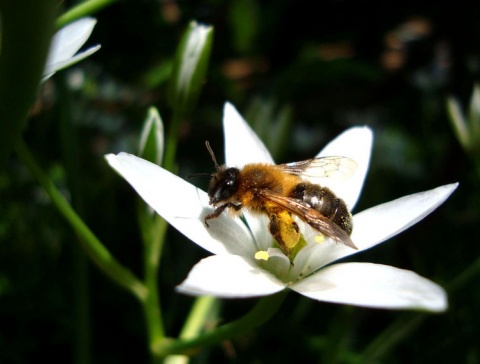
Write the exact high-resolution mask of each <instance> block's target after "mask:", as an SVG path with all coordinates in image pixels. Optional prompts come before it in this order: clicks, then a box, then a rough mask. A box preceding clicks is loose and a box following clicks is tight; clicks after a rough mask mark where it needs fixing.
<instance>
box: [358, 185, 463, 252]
mask: <svg viewBox="0 0 480 364" xmlns="http://www.w3.org/2000/svg"><path fill="white" fill-rule="evenodd" d="M457 186H458V183H452V184H449V185H445V186H440V187H437V188H435V189H433V190H429V191H424V192H419V193H415V194H413V195H409V196H404V197H401V198H399V199H396V200H394V201H390V202H387V203H384V204H382V205H378V206H375V207H372V208H370V209H367V210H365V211H362V212H360V213H358V214H356V215H355V216H354V217H353V232H352V240H353V241H354V243H355V245H357V247H358V248H359V250H365V249H368V248H370V247H372V246H374V245H376V244H378V243H381V242H383V241H385V240H387V239H389V238H391V237H392V236H395V235H397V234H399V233H400V232H402V231H404V230H406V229H408V228H409V227H410V226H412V225H414V224H416V223H417V222H419V221H420V220H422V219H423V218H424V217H425V216H427V215H428V214H430V213H431V212H432V211H433V210H435V209H436V208H437V207H438V206H440V205H441V204H442V203H444V202H445V200H446V199H447V198H448V197H449V196H450V195H451V194H452V193H453V191H455V189H456V188H457Z"/></svg>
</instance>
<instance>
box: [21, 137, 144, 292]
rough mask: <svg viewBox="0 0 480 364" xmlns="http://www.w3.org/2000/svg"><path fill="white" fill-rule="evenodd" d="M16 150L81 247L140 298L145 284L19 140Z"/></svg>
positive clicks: (100, 266) (96, 262)
mask: <svg viewBox="0 0 480 364" xmlns="http://www.w3.org/2000/svg"><path fill="white" fill-rule="evenodd" d="M16 151H17V154H18V156H19V157H20V159H21V160H22V161H23V162H24V163H25V165H26V166H27V167H28V168H29V170H30V172H31V173H32V175H33V176H34V177H35V179H36V180H37V181H38V183H39V184H40V185H41V186H42V187H43V189H44V190H45V192H46V193H47V195H48V196H49V197H50V199H51V200H52V202H53V204H54V205H55V207H56V208H57V209H58V210H59V211H60V213H61V214H62V216H63V217H64V218H65V219H66V220H67V221H68V222H69V223H70V225H71V226H72V228H73V229H74V230H75V232H76V233H77V235H78V237H79V239H80V243H81V244H82V247H83V248H84V249H85V251H86V252H87V254H88V255H89V256H90V258H91V259H92V260H93V262H94V263H95V264H96V265H97V266H98V267H99V268H100V269H101V270H102V271H103V272H104V273H106V275H107V276H109V277H110V278H111V279H112V280H113V281H114V282H115V283H117V284H119V285H120V286H121V287H123V288H125V289H127V290H128V291H130V292H131V293H133V295H134V296H136V297H137V298H138V299H139V300H140V301H141V302H143V301H144V300H145V298H146V296H147V293H148V292H147V287H146V286H145V285H144V284H143V283H142V282H141V281H140V280H138V278H137V277H135V275H133V274H132V273H131V272H130V271H129V270H128V269H126V268H125V267H123V266H122V265H121V264H120V263H119V262H118V261H117V260H115V258H114V257H113V256H112V255H111V254H110V252H109V251H108V250H107V249H106V248H105V246H104V245H103V244H102V243H101V242H100V240H99V239H98V238H97V237H96V236H95V234H93V232H92V231H91V230H90V229H89V228H88V226H87V225H86V224H85V223H84V222H83V220H82V219H81V218H80V217H79V216H78V215H77V213H76V212H75V211H74V210H73V209H72V207H71V206H70V204H69V203H68V201H67V200H66V199H65V197H64V196H63V195H62V194H61V193H60V192H59V191H58V189H57V188H56V187H55V185H54V184H53V182H52V181H51V180H50V179H49V178H48V177H47V176H46V175H45V174H44V173H43V171H42V170H41V168H40V167H39V166H38V165H37V163H36V162H35V160H34V159H33V156H32V154H31V153H30V150H29V149H28V147H27V145H26V144H25V143H24V142H23V140H20V141H19V142H17V144H16Z"/></svg>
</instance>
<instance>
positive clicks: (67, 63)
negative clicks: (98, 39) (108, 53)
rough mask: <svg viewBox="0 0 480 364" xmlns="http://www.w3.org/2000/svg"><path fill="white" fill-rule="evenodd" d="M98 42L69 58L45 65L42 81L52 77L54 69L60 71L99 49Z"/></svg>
mask: <svg viewBox="0 0 480 364" xmlns="http://www.w3.org/2000/svg"><path fill="white" fill-rule="evenodd" d="M100 47H101V46H100V44H98V45H96V46H93V47H90V48H88V49H87V50H85V51H82V52H80V53H78V54H76V55H75V56H74V57H72V58H69V59H66V60H63V61H61V62H56V63H52V64H48V65H47V66H46V67H45V70H44V76H43V79H42V80H43V81H45V80H46V79H48V78H50V77H52V75H53V74H54V73H55V72H56V71H60V70H61V69H63V68H67V67H69V66H71V65H72V64H75V63H78V62H80V61H81V60H83V59H85V58H87V57H88V56H90V55H91V54H93V53H95V52H96V51H98V50H99V49H100Z"/></svg>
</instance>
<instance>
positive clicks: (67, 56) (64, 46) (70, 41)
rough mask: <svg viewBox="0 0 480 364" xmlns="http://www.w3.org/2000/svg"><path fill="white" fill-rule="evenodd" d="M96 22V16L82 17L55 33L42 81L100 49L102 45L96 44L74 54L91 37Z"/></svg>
mask: <svg viewBox="0 0 480 364" xmlns="http://www.w3.org/2000/svg"><path fill="white" fill-rule="evenodd" d="M96 23H97V20H96V19H94V18H90V17H86V18H81V19H79V20H77V21H74V22H73V23H70V24H68V25H66V26H64V27H63V28H62V29H60V30H59V31H58V32H57V33H55V35H54V36H53V38H52V43H51V45H50V51H49V53H48V57H47V61H46V63H45V69H44V70H43V79H42V81H45V80H47V79H48V78H50V77H51V76H52V75H53V74H54V73H55V72H57V71H58V70H60V69H62V68H65V67H68V66H70V65H72V64H74V63H77V62H79V61H81V60H82V59H84V58H86V57H88V56H89V55H91V54H92V53H95V52H96V51H98V50H99V49H100V45H96V46H93V47H91V48H89V49H87V50H85V51H83V52H80V53H78V54H77V55H75V56H74V54H75V53H77V51H78V50H79V49H80V47H81V46H82V45H83V44H84V43H85V42H86V41H87V39H88V38H89V37H90V34H92V31H93V28H94V27H95V24H96Z"/></svg>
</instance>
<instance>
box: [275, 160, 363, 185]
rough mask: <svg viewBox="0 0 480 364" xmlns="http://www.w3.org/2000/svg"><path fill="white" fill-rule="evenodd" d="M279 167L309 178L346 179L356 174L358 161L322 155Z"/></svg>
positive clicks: (287, 171)
mask: <svg viewBox="0 0 480 364" xmlns="http://www.w3.org/2000/svg"><path fill="white" fill-rule="evenodd" d="M277 167H278V168H279V169H281V170H282V171H284V172H286V173H290V174H294V175H297V176H300V177H302V178H305V179H308V180H314V179H317V178H335V179H340V180H346V179H348V178H350V177H351V176H353V175H354V174H355V171H356V170H357V162H355V161H354V160H353V159H351V158H348V157H335V156H334V157H321V158H312V159H307V160H304V161H300V162H292V163H286V164H279V165H278V166H277Z"/></svg>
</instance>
